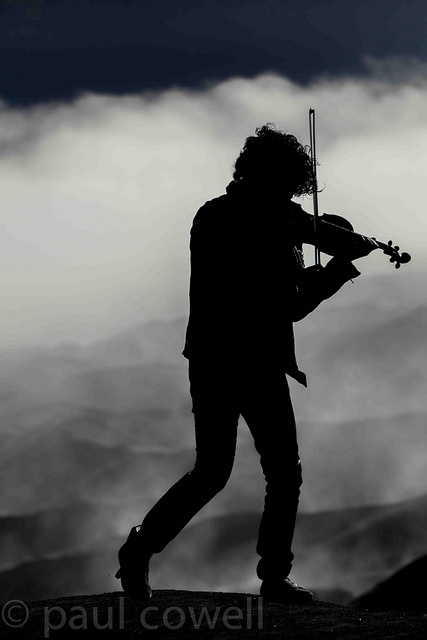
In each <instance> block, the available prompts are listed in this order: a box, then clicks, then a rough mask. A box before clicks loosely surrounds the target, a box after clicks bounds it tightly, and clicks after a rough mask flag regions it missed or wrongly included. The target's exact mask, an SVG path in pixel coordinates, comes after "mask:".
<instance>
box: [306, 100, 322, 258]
mask: <svg viewBox="0 0 427 640" xmlns="http://www.w3.org/2000/svg"><path fill="white" fill-rule="evenodd" d="M308 125H309V129H310V160H311V168H312V171H313V177H314V191H313V212H314V238H315V241H314V242H315V244H314V263H315V265H316V266H320V265H321V262H320V250H319V247H318V246H317V244H316V238H317V221H318V218H319V199H318V197H317V158H316V112H315V111H314V109H309V112H308Z"/></svg>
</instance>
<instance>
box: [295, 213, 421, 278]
mask: <svg viewBox="0 0 427 640" xmlns="http://www.w3.org/2000/svg"><path fill="white" fill-rule="evenodd" d="M306 215H307V216H308V218H309V224H308V225H307V227H306V229H305V231H306V233H305V237H304V238H303V242H307V243H308V244H313V245H314V246H315V247H316V248H317V249H318V250H319V251H322V252H323V253H326V254H328V255H330V256H337V257H340V258H344V259H350V260H351V259H352V258H349V256H351V254H352V253H353V252H354V250H356V251H357V248H358V247H360V246H361V245H362V244H366V241H367V237H366V236H363V235H361V234H360V233H356V232H355V231H354V228H353V226H352V224H351V223H350V222H349V221H348V220H347V219H346V218H343V217H342V216H338V215H335V214H332V213H324V214H323V215H322V216H318V217H317V220H316V223H315V216H313V215H311V214H309V213H306ZM370 240H372V241H373V242H374V243H375V244H376V245H377V246H376V247H375V246H374V247H373V248H374V249H376V248H379V249H382V251H383V253H384V254H386V255H388V256H390V262H392V263H394V266H395V268H396V269H399V268H400V265H401V264H406V263H407V262H409V261H410V260H411V256H410V255H409V253H406V252H403V253H400V247H398V246H397V245H396V246H393V242H392V241H391V240H389V241H388V242H387V244H386V243H384V242H379V241H378V240H377V239H376V238H370ZM371 250H372V249H371ZM367 253H370V251H368V252H367ZM367 253H366V254H361V255H367ZM360 257H361V256H360ZM353 259H355V258H353Z"/></svg>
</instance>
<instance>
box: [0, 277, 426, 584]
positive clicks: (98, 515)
mask: <svg viewBox="0 0 427 640" xmlns="http://www.w3.org/2000/svg"><path fill="white" fill-rule="evenodd" d="M394 275H395V274H394V273H393V276H394ZM400 277H401V276H400V275H399V278H400ZM348 286H349V287H352V285H351V284H349V285H348ZM351 292H352V295H353V298H352V299H351V302H349V298H348V297H346V295H344V293H345V292H344V288H343V290H342V296H341V297H340V294H341V292H340V294H339V295H338V296H337V298H338V299H337V301H336V302H334V304H332V301H325V303H322V305H321V306H320V307H319V309H318V310H316V312H314V314H312V316H309V317H308V318H307V319H305V320H303V321H302V322H301V323H298V324H297V325H296V334H297V355H298V359H299V362H300V367H301V368H302V369H303V370H306V371H307V373H308V376H309V388H308V389H305V388H303V387H301V386H300V385H297V384H296V383H294V381H290V386H291V393H292V397H293V400H294V406H295V413H296V416H297V423H298V430H299V442H300V452H301V457H302V466H303V477H304V483H303V486H302V493H301V502H300V504H301V507H300V508H301V516H302V517H303V518H306V519H309V518H311V517H315V516H316V515H317V514H324V513H326V512H327V513H329V515H328V518H326V516H325V518H323V516H322V518H323V519H322V522H326V521H328V522H329V524H328V525H327V526H326V525H325V527H326V530H327V531H328V532H329V533H328V535H326V534H325V536H324V538H322V539H321V540H320V539H319V540H318V541H315V540H314V539H313V538H310V536H309V537H308V538H307V537H306V536H307V535H308V534H306V533H304V528H301V526H302V525H301V524H299V525H298V527H299V528H298V530H297V537H296V541H295V544H296V555H297V557H298V562H299V564H298V568H297V567H296V571H297V572H298V573H297V574H296V578H298V580H299V581H300V582H302V583H307V584H309V585H310V584H312V585H313V586H314V587H315V586H317V587H318V588H319V589H320V588H321V589H329V590H331V589H332V590H334V589H341V590H342V591H345V592H351V593H352V594H353V595H357V592H358V590H359V588H360V591H361V590H362V589H367V588H370V587H371V586H373V584H374V583H375V582H376V581H378V580H380V579H382V578H383V577H385V575H386V572H387V571H393V570H394V569H398V568H399V566H401V564H402V563H405V562H410V561H411V560H412V559H414V558H415V557H417V556H419V555H422V554H423V553H425V549H423V548H422V537H423V536H424V534H425V524H424V521H422V523H421V524H420V523H419V522H418V521H417V524H415V525H414V527H413V528H411V525H409V524H408V525H407V524H402V522H403V521H404V518H403V516H401V515H399V516H398V517H397V519H393V517H392V513H394V512H393V509H396V510H397V512H396V513H398V514H401V511H402V513H403V511H404V509H403V506H402V505H403V504H408V505H413V507H411V508H410V509H409V511H410V517H409V515H408V518H407V520H408V522H409V521H411V522H415V521H416V517H415V515H414V514H415V507H416V508H417V509H419V510H420V513H422V512H423V511H425V506H426V505H425V504H424V503H423V502H422V499H421V498H419V501H418V502H417V500H418V498H417V499H416V498H415V496H417V495H419V494H420V493H421V494H423V493H424V491H425V480H424V479H425V477H426V452H425V433H426V424H427V407H426V402H425V393H424V389H425V387H426V383H427V380H426V374H427V359H426V358H425V355H426V353H425V349H426V347H425V341H424V330H423V327H424V320H425V315H426V312H425V309H426V308H427V307H426V300H425V299H424V298H423V295H424V294H423V292H419V291H418V290H416V289H415V288H414V285H413V284H412V283H411V279H410V277H409V275H408V276H404V277H402V279H401V280H397V279H396V278H393V277H391V276H388V275H387V276H383V277H382V278H379V279H372V280H368V281H366V283H365V286H364V287H356V284H355V285H354V288H352V289H351ZM329 302H331V304H329ZM185 324H186V323H185V320H184V319H183V318H177V319H174V320H153V321H151V322H149V323H142V324H140V325H137V326H135V327H134V329H133V330H132V331H125V332H122V333H120V334H117V335H114V336H111V338H109V339H102V340H100V341H98V342H96V343H93V344H91V345H86V346H83V345H77V344H76V345H74V344H69V343H66V344H63V345H58V346H57V347H49V348H48V347H42V346H39V347H34V348H33V349H27V348H26V349H17V350H4V351H2V353H1V354H0V355H1V360H0V397H1V399H2V402H1V403H0V416H1V423H0V424H1V427H0V444H1V448H0V464H1V469H2V486H3V491H2V494H1V496H0V513H1V518H2V519H1V521H0V523H1V525H2V527H1V530H0V540H1V542H2V552H1V555H0V562H1V564H0V570H3V571H8V572H9V573H8V576H9V578H8V579H11V575H12V574H11V573H10V572H12V573H13V572H15V571H16V572H17V574H16V575H17V576H18V577H19V580H20V581H21V582H22V575H21V573H20V572H21V568H20V567H24V565H25V566H26V567H27V569H28V567H29V566H33V564H34V563H43V562H47V561H49V562H52V563H53V564H52V565H49V566H52V567H54V563H55V562H56V560H58V561H59V560H61V562H62V561H64V562H65V560H64V558H69V565H70V569H69V571H70V572H71V573H72V572H73V569H72V565H73V558H77V557H80V556H82V557H83V556H84V557H85V558H88V557H89V556H91V555H92V554H99V553H101V555H102V553H104V552H105V553H107V555H108V558H110V560H109V561H108V562H111V550H112V549H115V548H116V547H115V545H119V542H120V540H122V539H123V537H124V536H125V535H126V533H127V532H128V530H129V529H130V527H131V526H132V525H134V524H137V523H138V522H140V521H141V519H142V517H143V516H144V515H145V513H146V512H147V510H148V509H149V508H150V507H151V506H152V505H153V504H154V503H155V502H156V501H157V499H158V498H159V497H160V496H161V495H162V494H163V493H164V491H166V490H167V489H168V488H169V487H170V486H171V485H172V484H173V482H175V481H176V480H178V479H179V478H180V477H181V476H182V475H183V474H184V473H186V472H187V471H189V470H190V469H191V467H192V465H193V463H194V460H195V449H194V427H193V416H192V413H191V400H190V397H189V390H188V379H187V361H186V360H185V358H183V357H182V355H181V351H182V348H183V341H184V334H185ZM271 428H272V429H274V425H271ZM264 491H265V483H264V478H263V475H262V472H261V468H260V464H259V457H258V454H257V452H256V451H255V448H254V446H253V442H252V438H251V435H250V433H249V430H248V428H247V426H246V424H245V423H244V421H243V420H241V422H240V425H239V431H238V446H237V451H236V459H235V466H234V469H233V474H232V477H231V478H230V480H229V483H228V484H227V487H226V488H225V489H224V490H223V491H222V492H221V493H220V494H218V495H217V496H216V497H215V498H214V499H213V500H212V501H211V502H210V503H209V504H208V505H206V507H205V508H204V509H203V510H202V511H201V512H200V513H199V514H197V516H196V517H195V518H194V519H193V521H192V522H191V523H190V525H191V526H190V525H189V527H188V528H187V529H188V530H184V531H183V532H182V533H181V534H180V536H178V539H177V540H175V541H173V542H172V543H171V545H170V547H171V551H170V552H169V551H168V553H169V554H171V555H169V556H168V555H166V556H165V558H168V557H169V564H168V563H165V564H164V563H163V560H162V559H161V557H160V556H159V558H157V559H156V560H155V563H154V565H155V567H156V568H155V571H156V572H157V574H156V575H157V576H158V578H159V580H160V579H161V580H164V582H163V584H162V585H161V586H164V587H165V588H166V587H170V586H172V585H171V580H172V581H173V579H174V578H173V577H172V578H171V571H170V570H168V567H169V568H170V567H175V569H173V571H172V574H173V575H176V579H177V582H176V583H175V584H177V585H178V584H181V582H182V576H185V577H186V578H185V579H190V577H191V580H193V582H192V583H191V585H190V584H189V588H203V584H204V582H203V581H205V582H206V581H209V580H210V577H209V576H211V575H212V576H216V575H225V576H226V577H225V578H221V580H222V582H219V583H217V582H215V585H212V588H220V587H221V586H224V584H225V585H228V584H233V585H235V587H236V588H243V586H245V585H246V587H247V585H248V584H252V582H251V581H253V579H254V577H253V576H254V574H253V562H254V561H255V560H254V555H253V554H254V545H253V535H254V534H253V532H254V528H255V524H254V523H256V521H257V518H258V517H259V516H260V513H261V510H262V504H263V497H264ZM413 501H414V502H413ZM372 504H375V505H378V506H376V507H374V512H375V514H377V515H378V513H380V511H381V513H382V514H383V515H382V516H381V518H380V519H378V518H379V516H378V517H377V515H375V518H374V517H373V519H369V518H368V515H366V514H368V513H369V509H371V506H370V505H372ZM399 505H400V506H399ZM349 509H353V511H351V513H352V514H354V513H356V512H357V509H361V510H362V511H361V512H360V513H359V514H358V518H359V521H358V525H357V526H356V524H354V526H353V525H351V526H350V525H349V526H347V525H346V518H347V516H346V515H343V514H347V513H349V512H350V511H349ZM365 509H366V510H367V511H364V510H365ZM378 509H380V511H378ZM354 510H355V511H354ZM388 510H391V511H388ZM374 512H373V513H374ZM245 513H251V514H253V515H252V516H250V517H249V519H248V518H247V517H246V516H245V515H244V514H245ZM338 514H342V515H341V516H338ZM384 514H388V516H387V518H386V517H385V515H384ZM365 516H366V517H365ZM348 517H349V522H353V523H354V522H355V519H353V516H351V517H350V516H348ZM420 517H421V516H420ZM218 518H223V519H224V520H221V522H228V524H227V525H224V526H225V527H226V529H225V530H226V532H227V536H226V537H227V540H228V543H227V544H228V545H229V546H230V548H231V547H232V546H233V544H234V543H232V541H233V540H235V541H236V542H235V545H234V547H233V548H234V549H235V553H236V556H235V559H234V563H233V562H232V557H228V556H227V552H226V549H227V546H226V543H225V542H224V540H225V537H224V536H223V537H221V536H220V538H219V540H220V541H222V542H215V536H216V535H219V534H218V531H221V527H219V525H218V523H219V522H220V520H215V519H218ZM227 518H229V520H227ZM251 518H252V520H251ZM402 518H403V520H402ZM306 521H308V520H306ZM301 522H303V520H301ZM334 522H336V523H339V524H337V525H332V524H331V523H334ZM380 522H385V523H386V524H383V525H381V526H380V524H379V523H380ZM405 522H406V520H405ZM251 523H252V524H251ZM194 527H196V528H194ZM197 527H199V529H197ZM312 529H313V533H311V534H310V535H314V532H316V531H317V532H320V531H323V525H322V526H320V524H319V521H317V522H316V524H315V525H312ZM196 531H197V533H195V532H196ZM251 531H252V533H250V532H251ZM331 531H332V533H331ZM368 531H369V534H367V533H366V532H368ZM233 532H234V533H233ZM245 532H246V533H245ZM381 532H384V533H383V534H382V533H381ZM417 532H421V534H422V535H421V534H420V535H421V537H420V536H419V535H418V533H417ZM193 535H194V538H193V537H192V536H193ZM221 535H222V534H221ZM328 536H330V540H329V538H328ZM327 538H328V543H327V544H326V543H325V541H324V540H325V539H327ZM107 540H110V542H108V544H107V542H106V541H107ZM190 542H191V543H190ZM202 542H203V544H208V542H209V545H210V547H209V553H208V551H206V548H205V551H202V552H200V553H201V555H200V557H201V558H202V559H203V560H202V561H201V562H198V563H197V564H196V565H195V564H194V554H193V552H192V549H198V546H197V545H198V544H199V543H200V544H201V543H202ZM104 544H107V546H108V552H107V551H105V550H104V551H102V549H103V548H104ZM221 545H224V547H222V546H221ZM174 549H175V551H174ZM308 549H311V551H310V552H308ZM314 549H315V550H316V551H314ZM114 553H115V552H114ZM165 553H166V551H165ZM198 553H199V551H198ZM52 554H53V555H52ZM87 554H89V556H88V555H87ZM212 554H213V556H212ZM331 554H332V555H331ZM113 555H114V554H113ZM161 555H162V554H161ZM53 556H54V557H53ZM211 556H212V558H213V557H214V556H215V557H217V558H218V560H217V562H220V563H221V564H220V565H218V566H217V565H216V564H215V563H214V565H213V568H214V571H213V570H212V571H211V568H210V566H211V565H210V564H209V563H210V562H213V560H212V558H211ZM106 557H107V556H106ZM210 558H211V559H210ZM220 558H227V560H226V561H225V564H223V561H222V560H220ZM67 562H68V561H67ZM102 562H104V563H108V562H107V560H103V561H102ZM114 562H115V561H114ZM114 562H113V563H112V564H114ZM156 563H158V564H157V565H156ZM171 563H172V564H171ZM101 564H102V563H101ZM37 566H38V565H37ZM162 567H163V568H162ZM227 567H228V568H227ZM242 567H243V570H242ZM331 567H332V570H331ZM27 569H25V570H27ZM28 570H29V569H28ZM64 570H65V569H64ZM113 570H114V571H115V569H114V567H111V571H113ZM52 571H53V569H52ZM67 571H68V569H67ZM224 571H225V573H224ZM242 571H243V573H242ZM369 571H370V572H371V573H370V574H369ZM368 574H369V575H370V576H371V578H369V575H368ZM13 575H15V574H13ZM53 575H54V573H52V576H53ZM200 576H202V577H200ZM299 576H301V577H299ZM326 577H327V578H328V579H327V580H326ZM329 578H330V579H329ZM218 579H219V578H218ZM11 580H12V579H11ZM52 580H53V578H52ZM73 580H74V578H73ZM76 580H77V582H76V584H78V578H77V577H76ZM215 580H216V577H215ZM30 583H31V580H30V582H29V583H28V588H29V589H31V588H32V587H31V584H30ZM3 584H4V585H6V583H3ZM11 584H14V579H13V580H12V582H11ZM38 584H39V582H38ZM46 584H47V583H46ZM70 584H71V583H70ZM206 584H207V582H206ZM51 586H52V588H53V583H52V585H51ZM246 587H245V588H246ZM5 588H6V586H5ZM11 588H12V587H11ZM49 588H51V587H49ZM76 588H77V587H76ZM101 588H105V589H112V588H117V584H116V581H114V584H112V583H111V581H110V582H109V583H108V586H105V587H100V586H99V585H98V583H97V582H96V581H95V582H94V589H95V590H99V589H101ZM233 588H234V587H233ZM49 593H50V592H49Z"/></svg>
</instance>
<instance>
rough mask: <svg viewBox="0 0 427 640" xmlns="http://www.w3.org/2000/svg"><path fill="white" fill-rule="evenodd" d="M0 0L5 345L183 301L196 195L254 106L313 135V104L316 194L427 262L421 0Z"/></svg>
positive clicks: (211, 189) (234, 146)
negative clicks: (178, 1) (234, 0)
mask: <svg viewBox="0 0 427 640" xmlns="http://www.w3.org/2000/svg"><path fill="white" fill-rule="evenodd" d="M0 6H1V20H0V42H1V43H2V45H1V57H0V71H1V77H2V84H1V85H0V198H1V211H2V214H1V217H0V287H1V291H2V295H1V298H0V347H2V348H14V347H17V346H20V345H30V344H58V343H62V342H73V341H75V342H79V343H81V344H85V343H88V342H91V341H93V340H94V339H97V338H99V337H105V336H108V335H113V334H114V333H116V332H118V331H123V330H124V329H126V328H127V327H129V328H130V327H132V326H134V325H136V324H139V323H141V322H143V321H145V320H149V319H153V318H173V317H177V316H180V315H185V314H186V313H187V312H188V277H189V255H188V241H189V230H190V226H191V221H192V218H193V217H194V215H195V213H196V211H197V209H198V208H199V207H200V206H201V205H202V204H203V203H204V201H206V200H207V199H211V198H213V197H216V196H217V195H220V194H221V193H224V190H225V187H226V185H227V183H228V182H229V181H230V180H231V174H232V166H233V162H234V160H235V159H236V157H237V155H238V153H239V151H240V149H241V147H242V146H243V143H244V140H245V138H246V137H247V136H248V135H251V134H253V133H254V130H255V128H256V127H257V126H260V125H262V124H265V123H266V122H274V123H275V124H276V126H277V127H278V128H280V129H283V130H286V131H289V132H291V133H294V134H295V135H296V136H297V137H298V139H299V140H300V141H301V142H302V143H303V144H307V143H308V142H309V135H308V110H309V108H315V110H316V120H317V155H318V160H319V162H320V166H319V168H318V179H319V184H320V185H322V186H324V189H323V191H322V193H321V194H320V196H319V207H320V210H321V212H329V213H337V214H340V215H343V216H344V217H348V219H349V220H350V221H351V222H352V223H353V226H354V228H355V230H356V231H359V232H360V233H363V234H364V235H369V236H371V237H376V238H378V239H379V240H381V241H384V242H387V241H388V240H390V239H391V240H393V243H394V244H398V245H399V246H400V247H401V249H402V250H404V251H407V252H409V253H410V254H411V255H412V262H411V263H410V264H409V265H404V266H403V267H402V269H413V270H414V278H415V277H421V276H419V274H418V270H420V269H421V270H425V269H426V268H427V254H426V252H425V248H424V244H425V243H424V237H425V233H426V231H427V229H426V227H427V222H426V221H425V220H426V218H425V215H424V211H423V209H424V207H423V196H424V191H425V188H424V183H425V180H426V177H427V162H426V160H427V135H426V134H427V64H426V60H427V50H426V44H425V37H424V34H425V22H426V15H427V13H426V11H425V8H424V6H423V3H422V2H421V1H416V2H406V3H401V2H396V1H394V0H392V1H387V2H386V1H385V0H384V1H382V0H378V1H373V2H353V0H351V1H349V2H346V3H342V2H338V1H334V2H325V3H322V4H318V3H312V2H308V1H306V0H303V1H301V0H300V1H299V2H292V1H291V2H286V3H284V2H278V1H276V2H275V1H271V2H263V1H261V0H253V1H249V2H241V3H233V4H231V3H227V2H225V1H217V2H209V1H206V2H203V3H200V2H193V1H190V2H186V3H184V4H180V5H177V4H176V3H170V2H163V3H157V2H154V1H148V2H144V3H138V2H123V1H122V2H97V1H93V2H90V3H88V2H78V1H77V2H67V1H65V2H64V1H62V2H57V1H55V2H52V1H50V2H39V1H37V0H22V1H17V0H3V1H2V2H1V5H0ZM300 203H301V204H302V205H303V208H305V210H306V211H309V212H312V201H311V199H309V198H305V199H301V200H300ZM308 255H310V253H309V254H308ZM323 262H325V260H324V261H323ZM356 266H357V267H358V268H359V269H360V270H361V271H362V273H363V275H364V277H366V278H369V277H370V275H374V274H378V273H382V272H386V271H390V270H392V269H393V267H392V266H391V265H390V264H389V263H388V259H387V258H386V257H385V256H384V255H383V254H382V253H380V252H379V251H376V252H375V253H374V254H371V255H370V256H369V257H368V258H365V259H363V260H359V261H356ZM395 273H396V277H399V272H397V271H396V272H395ZM420 286H421V287H423V286H424V281H422V282H421V281H420Z"/></svg>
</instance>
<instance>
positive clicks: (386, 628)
mask: <svg viewBox="0 0 427 640" xmlns="http://www.w3.org/2000/svg"><path fill="white" fill-rule="evenodd" d="M236 633H238V634H239V637H242V635H243V637H244V638H255V637H257V638H269V639H270V638H280V640H283V639H285V638H289V639H292V640H297V639H298V640H311V639H313V640H314V639H315V640H319V639H320V640H323V638H328V639H335V638H345V639H348V640H350V639H356V638H357V639H358V640H365V639H366V640H367V639H368V638H369V639H371V638H372V639H373V638H375V639H381V640H387V639H391V638H398V639H399V640H400V639H406V638H407V639H414V638H417V639H420V640H421V639H423V640H424V639H425V638H426V637H427V613H425V612H423V611H420V610H418V611H398V610H391V609H389V610H387V609H386V608H384V609H377V610H374V609H355V608H352V607H347V606H341V605H337V604H332V603H329V602H322V601H318V600H314V601H313V602H312V603H311V604H310V605H307V606H284V605H279V604H272V603H263V601H262V599H261V598H260V597H259V596H258V595H254V594H249V593H224V592H210V591H180V590H172V589H159V590H154V591H153V598H152V599H151V600H150V601H149V602H148V603H139V604H138V603H135V602H133V601H132V600H130V599H129V598H128V597H125V596H124V594H123V592H121V591H117V592H113V593H103V594H99V595H86V596H85V595H81V596H70V597H66V598H57V599H55V600H44V601H32V602H27V603H23V602H21V601H19V600H14V601H9V602H7V603H5V604H3V608H2V621H1V636H2V637H5V638H6V637H7V638H21V637H25V638H28V639H36V638H37V639H38V638H63V637H67V638H70V637H71V638H73V637H74V635H76V636H77V634H84V635H87V636H88V637H89V636H90V637H91V638H102V639H107V638H116V637H117V638H118V637H120V638H140V637H144V636H150V637H152V638H156V639H158V638H170V637H173V638H175V639H176V640H188V639H190V638H196V637H197V638H203V639H206V638H221V639H228V638H230V639H232V638H235V637H236V635H235V634H236Z"/></svg>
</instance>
